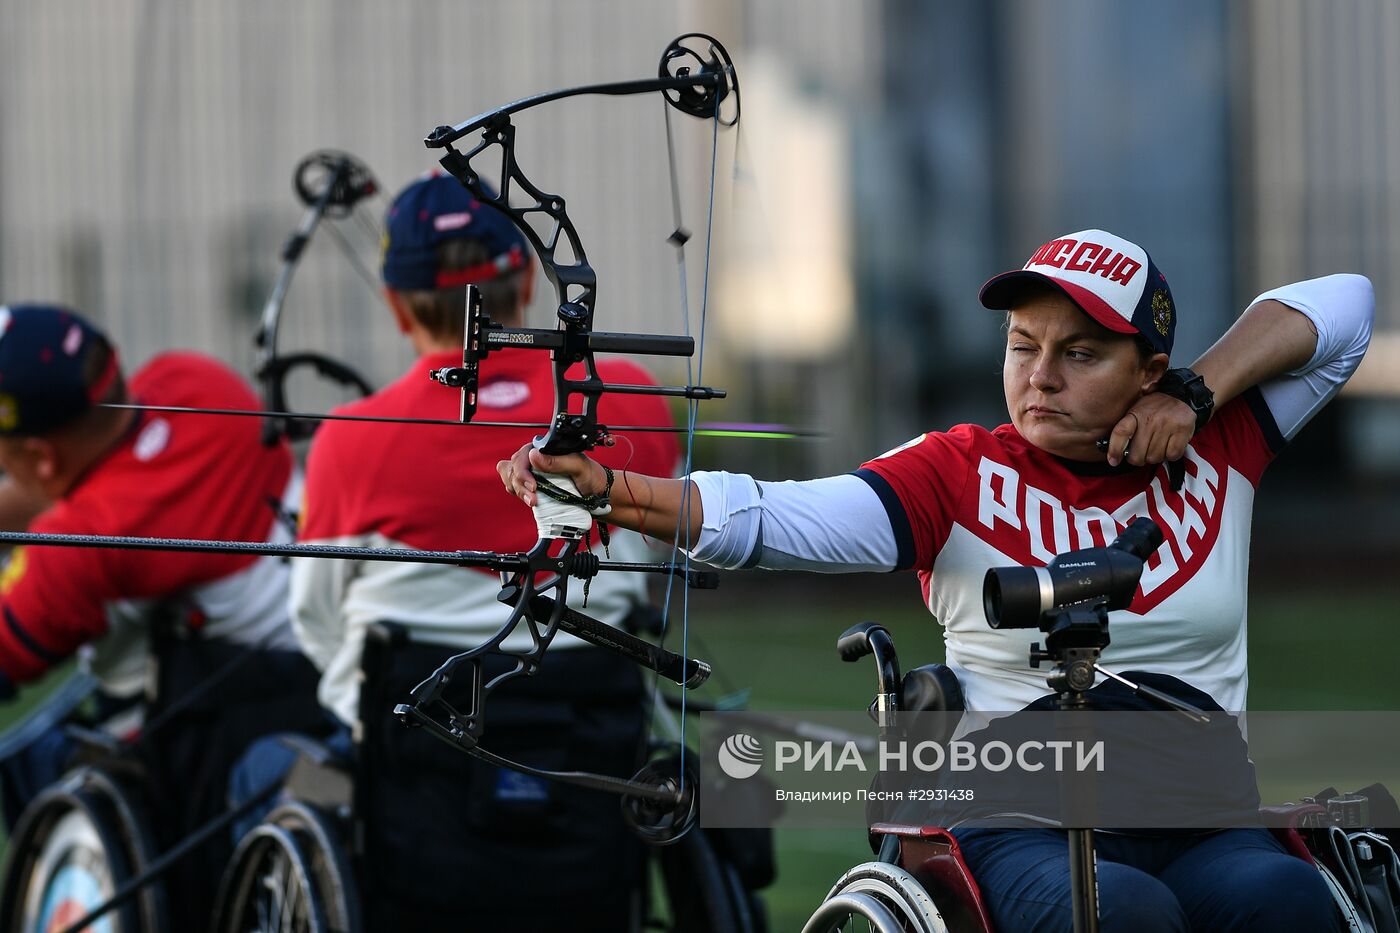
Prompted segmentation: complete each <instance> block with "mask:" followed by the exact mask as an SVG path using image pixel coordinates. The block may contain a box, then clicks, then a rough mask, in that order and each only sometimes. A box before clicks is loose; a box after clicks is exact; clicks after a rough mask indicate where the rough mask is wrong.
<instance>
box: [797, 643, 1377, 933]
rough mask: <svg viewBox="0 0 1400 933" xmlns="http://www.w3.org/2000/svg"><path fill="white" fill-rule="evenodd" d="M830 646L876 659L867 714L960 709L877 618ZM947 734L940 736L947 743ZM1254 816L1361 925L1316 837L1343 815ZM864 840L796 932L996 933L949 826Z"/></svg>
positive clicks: (958, 695)
mask: <svg viewBox="0 0 1400 933" xmlns="http://www.w3.org/2000/svg"><path fill="white" fill-rule="evenodd" d="M838 650H839V652H840V654H841V657H842V659H843V660H845V661H856V660H858V659H860V658H861V657H864V656H866V655H870V654H873V655H874V656H875V660H876V664H877V668H878V677H879V691H880V693H879V695H877V697H876V701H875V702H874V703H872V704H871V712H872V715H874V716H876V719H877V721H880V719H879V715H878V713H879V711H880V710H881V709H885V708H889V709H894V710H898V711H904V712H949V713H955V714H956V713H960V712H961V711H962V710H963V709H964V708H965V707H964V703H963V696H962V691H961V687H960V686H959V684H958V681H957V677H956V675H954V674H953V672H952V671H951V670H950V669H949V668H948V667H946V666H945V665H942V664H930V665H925V666H924V667H921V668H916V669H915V670H912V671H910V672H909V673H908V674H907V675H906V676H905V677H904V678H903V679H902V680H901V679H900V677H899V666H898V661H897V659H896V655H895V651H894V644H893V641H892V640H891V639H890V636H889V633H888V632H887V631H886V630H885V629H884V628H883V627H881V626H879V625H875V624H873V623H869V622H866V623H861V624H860V625H857V626H854V627H852V628H851V629H849V630H847V632H846V633H845V634H843V635H842V636H841V639H840V640H839V641H838ZM882 697H883V698H885V703H884V705H883V706H882V705H881V703H882ZM945 728H951V724H948V725H945ZM950 735H951V732H950V734H949V735H944V736H941V737H939V738H940V740H943V741H946V739H947V738H949V737H950ZM1355 796H1356V795H1344V796H1343V797H1342V798H1338V800H1342V801H1344V806H1345V807H1350V806H1351V805H1353V804H1354V798H1355ZM1336 802H1337V801H1332V803H1333V804H1335V803H1336ZM1259 817H1260V823H1261V825H1263V826H1265V827H1267V828H1268V829H1269V831H1270V832H1271V833H1272V834H1273V835H1274V836H1275V838H1276V839H1277V840H1278V841H1279V842H1280V844H1281V845H1282V847H1283V849H1284V850H1285V851H1286V852H1287V853H1288V854H1290V855H1292V856H1295V857H1297V858H1300V859H1302V860H1304V861H1306V862H1308V863H1309V864H1311V865H1313V866H1315V867H1316V868H1317V869H1318V870H1319V872H1320V873H1321V874H1322V876H1323V878H1324V880H1325V881H1326V883H1327V886H1328V888H1329V890H1330V891H1331V892H1332V894H1333V898H1334V900H1335V902H1336V904H1337V907H1338V909H1339V911H1340V913H1341V915H1342V918H1343V921H1344V925H1345V928H1346V929H1348V930H1363V929H1366V928H1367V926H1366V924H1365V923H1363V922H1362V921H1361V920H1360V919H1358V918H1359V917H1360V916H1361V914H1362V913H1363V911H1359V910H1358V909H1357V907H1356V906H1355V904H1354V901H1355V900H1356V898H1357V896H1358V895H1357V892H1356V891H1348V890H1347V887H1346V880H1345V879H1346V876H1347V872H1346V870H1345V866H1344V865H1342V864H1339V862H1338V860H1337V859H1336V858H1329V857H1328V853H1327V850H1326V847H1325V846H1323V845H1321V844H1320V840H1319V837H1318V835H1317V834H1319V833H1326V832H1327V831H1328V830H1329V828H1334V827H1337V826H1346V825H1348V823H1347V822H1346V819H1347V814H1346V813H1344V812H1342V811H1341V810H1339V809H1338V808H1336V807H1334V806H1331V805H1329V804H1327V803H1324V802H1321V801H1315V800H1311V799H1308V800H1305V801H1304V802H1303V803H1301V804H1285V805H1281V806H1264V807H1261V808H1260V810H1259ZM1333 831H1334V832H1335V829H1333ZM870 845H871V849H872V851H873V852H875V853H876V855H877V857H876V859H875V860H874V861H870V862H865V863H862V864H859V865H856V866H855V867H854V868H851V869H850V870H849V871H847V872H845V873H844V874H843V875H842V876H841V877H840V878H839V879H837V881H836V883H835V884H834V885H833V886H832V888H831V890H830V892H829V893H828V894H827V896H826V899H825V900H824V901H823V902H822V903H821V905H820V906H818V908H817V909H816V911H815V912H814V913H813V914H812V915H811V917H810V918H809V919H808V921H807V923H806V924H805V925H804V926H803V928H802V931H803V933H838V931H844V930H848V929H851V928H852V927H851V926H850V924H851V921H853V920H859V921H862V922H863V923H864V925H865V927H864V928H866V929H869V930H872V931H878V933H995V931H994V928H993V925H992V921H991V918H990V915H989V913H988V910H987V907H986V904H985V902H984V900H983V898H982V894H981V891H980V889H979V888H978V886H977V882H976V880H975V879H974V878H973V876H972V872H971V871H970V869H969V868H968V865H967V862H966V861H965V859H964V858H963V855H962V851H961V849H960V848H959V846H958V841H957V839H956V838H955V837H954V836H953V835H952V833H950V832H949V831H948V830H946V829H944V828H942V827H938V826H925V825H916V824H904V823H893V822H875V823H872V825H871V826H870ZM1338 879H1342V880H1341V881H1339V880H1338Z"/></svg>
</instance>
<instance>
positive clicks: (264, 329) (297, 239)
mask: <svg viewBox="0 0 1400 933" xmlns="http://www.w3.org/2000/svg"><path fill="white" fill-rule="evenodd" d="M292 187H293V189H295V191H296V193H297V197H299V198H300V199H301V202H302V203H303V204H305V205H306V213H304V214H303V215H302V218H301V222H300V223H299V224H297V227H296V229H295V230H293V231H292V233H291V235H290V236H289V237H287V242H286V243H285V244H283V246H282V268H281V269H280V270H279V271H278V273H277V281H276V283H275V284H274V285H273V287H272V294H271V295H270V296H269V297H268V299H267V304H266V305H264V306H263V312H262V320H261V322H260V323H259V325H258V333H257V336H256V337H255V338H254V340H255V343H256V346H257V348H258V355H257V361H256V363H255V364H254V370H253V374H254V376H255V377H256V378H257V380H258V386H259V388H260V390H261V393H262V403H263V408H264V409H266V410H267V411H270V412H286V411H288V410H289V409H290V406H289V405H288V403H287V377H288V375H289V374H290V373H291V372H292V371H293V370H296V369H304V368H307V367H310V368H311V369H313V370H315V371H316V373H317V374H318V375H320V376H321V377H322V378H325V379H329V380H331V381H332V382H335V383H337V384H339V385H342V386H348V387H350V388H353V389H355V390H357V391H358V392H359V393H360V394H361V395H369V394H370V393H371V392H373V391H374V386H372V385H370V384H369V381H368V380H367V379H365V377H364V376H362V375H360V373H359V372H358V371H357V370H355V369H354V368H353V367H351V366H350V365H348V364H346V363H342V362H341V361H339V360H335V359H332V358H330V357H328V356H326V355H325V354H323V353H315V352H311V351H302V352H297V353H288V354H281V353H278V352H277V335H278V332H279V331H280V330H281V326H282V306H283V304H284V303H285V302H286V298H287V289H288V288H289V287H290V286H291V284H292V275H293V274H294V273H295V272H296V269H297V265H298V263H299V262H300V261H301V257H302V253H303V252H304V251H305V250H306V245H307V244H308V243H309V242H311V236H312V234H314V233H315V232H316V228H317V226H318V225H319V224H320V223H321V221H322V219H324V218H327V217H329V218H333V219H340V218H344V217H348V216H350V213H351V212H352V211H353V210H354V209H355V205H357V204H359V203H360V202H361V201H363V200H365V199H366V198H369V197H371V196H373V195H374V194H375V193H377V192H378V191H379V183H378V182H376V181H375V180H374V176H373V175H372V174H371V173H370V170H369V168H368V167H367V166H366V165H365V164H364V163H363V162H361V161H359V160H358V159H356V158H355V157H354V156H352V155H350V154H349V153H348V152H339V151H337V150H334V149H322V150H319V151H317V152H313V153H311V154H310V155H308V156H307V157H306V158H305V159H302V160H301V162H300V163H299V164H298V165H297V167H296V170H295V171H294V172H293V173H292ZM316 426H317V425H316V422H315V421H312V420H299V419H291V418H286V417H269V418H267V419H265V420H264V421H263V432H262V438H263V443H264V444H269V445H270V444H275V443H277V441H278V440H279V439H281V438H283V437H285V438H287V439H288V440H293V441H297V440H304V439H306V438H308V437H310V436H311V434H312V432H313V431H315V430H316Z"/></svg>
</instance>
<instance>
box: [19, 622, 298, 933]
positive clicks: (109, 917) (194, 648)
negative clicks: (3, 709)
mask: <svg viewBox="0 0 1400 933" xmlns="http://www.w3.org/2000/svg"><path fill="white" fill-rule="evenodd" d="M259 661H260V662H261V663H256V664H255V663H254V662H259ZM152 664H153V671H154V677H153V678H152V689H151V691H150V695H149V698H148V699H146V700H144V701H142V700H140V699H134V700H130V701H119V702H118V701H113V700H112V699H111V698H110V697H106V696H105V695H103V694H101V693H100V692H98V690H97V684H96V681H95V680H93V679H92V678H90V677H87V676H86V675H81V674H80V675H74V676H73V677H72V678H70V679H69V681H67V682H65V684H64V685H62V686H60V687H59V689H58V690H57V691H56V692H55V694H53V695H51V697H50V699H49V701H48V702H47V703H46V704H45V705H43V706H41V707H40V708H39V709H38V710H37V711H36V712H35V713H34V714H32V715H31V717H30V718H29V719H27V720H26V721H25V722H24V723H21V724H20V725H19V726H17V727H15V729H13V730H11V732H10V733H9V734H8V735H7V736H6V739H5V740H4V741H0V747H3V750H4V752H6V753H8V754H10V755H13V754H19V750H20V749H22V748H26V747H28V746H29V745H30V744H31V743H32V742H33V741H34V740H35V739H36V738H38V737H39V736H44V737H47V738H49V739H50V740H56V739H57V738H58V737H59V736H60V735H62V736H63V737H64V739H65V742H64V744H65V745H66V746H70V747H71V754H70V755H69V756H68V757H69V770H67V771H66V772H65V773H64V775H63V776H62V777H61V778H60V779H59V780H58V781H56V782H55V783H53V784H51V785H50V786H48V787H45V788H42V789H40V790H38V792H37V793H35V794H34V795H33V797H32V799H29V800H28V801H27V803H25V805H24V806H23V810H22V812H20V813H19V815H18V818H17V819H16V820H15V823H14V826H13V827H12V832H11V836H10V839H9V844H8V846H7V847H6V851H5V858H4V863H3V867H0V928H3V929H7V930H17V931H24V933H28V931H30V930H46V931H47V930H55V931H57V930H64V929H67V928H68V927H70V926H71V925H72V924H73V923H74V922H76V921H79V920H80V919H82V918H84V917H86V916H88V915H89V914H90V913H91V912H92V911H94V910H99V909H100V910H101V911H102V914H101V919H100V920H96V919H94V923H95V924H97V925H96V926H94V927H92V928H94V929H96V928H101V929H109V930H114V931H122V933H138V931H139V933H162V931H165V930H187V929H202V928H204V927H205V926H206V925H207V922H208V918H209V910H210V907H211V905H212V903H213V899H214V884H213V883H212V882H211V880H210V879H211V878H213V879H217V877H218V874H219V872H220V871H221V870H222V867H223V864H224V862H225V861H226V859H227V856H228V853H229V848H230V847H228V846H227V845H226V844H225V836H226V832H227V831H226V826H227V824H228V823H229V822H230V821H231V819H232V818H233V817H235V816H236V815H237V814H234V813H229V812H227V810H226V807H225V794H226V787H227V769H228V767H229V765H230V764H231V761H232V759H233V757H234V756H235V755H236V754H237V753H238V752H239V751H241V749H242V747H243V745H246V744H247V743H248V742H250V741H252V740H253V739H254V738H256V737H257V736H259V735H261V734H263V733H265V732H267V731H268V724H269V723H277V724H279V725H283V724H289V723H295V724H297V725H299V726H301V727H302V728H305V729H308V730H315V729H316V728H318V723H319V722H320V720H321V713H320V710H319V707H318V706H317V705H316V702H315V684H316V673H315V670H314V669H313V668H312V667H311V666H310V665H309V664H308V663H306V662H305V661H304V659H302V658H300V656H299V655H291V654H290V653H276V654H272V653H268V652H260V651H258V650H257V649H255V648H246V647H241V646H234V645H229V644H226V643H222V642H213V641H204V640H201V639H200V638H198V636H197V633H194V634H188V636H187V637H185V636H177V635H176V634H175V633H174V632H173V631H172V630H164V631H163V633H162V634H161V635H160V636H158V637H157V638H156V639H155V641H154V643H153V646H152ZM138 707H139V708H140V709H139V710H138ZM137 712H141V713H142V714H143V715H144V722H142V723H141V725H140V726H139V728H129V727H134V726H135V723H136V717H134V716H132V715H131V714H134V713H137ZM128 717H130V718H128ZM123 723H125V724H127V725H126V726H123V725H122V724H123ZM9 792H10V788H7V805H9V804H10V803H11V801H10V799H9V796H8V795H9ZM12 812H13V811H12Z"/></svg>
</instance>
